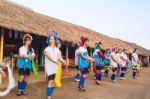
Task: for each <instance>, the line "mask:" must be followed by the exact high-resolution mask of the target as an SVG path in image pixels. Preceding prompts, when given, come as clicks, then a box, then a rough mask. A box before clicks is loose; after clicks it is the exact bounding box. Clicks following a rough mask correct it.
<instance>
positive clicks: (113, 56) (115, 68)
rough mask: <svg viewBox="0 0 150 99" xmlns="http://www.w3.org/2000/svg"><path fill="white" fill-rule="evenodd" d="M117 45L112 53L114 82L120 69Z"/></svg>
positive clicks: (112, 77) (112, 76)
mask: <svg viewBox="0 0 150 99" xmlns="http://www.w3.org/2000/svg"><path fill="white" fill-rule="evenodd" d="M117 51H118V48H117V46H113V47H112V53H111V69H112V72H113V73H112V75H111V80H112V82H116V74H117V70H118V58H117Z"/></svg>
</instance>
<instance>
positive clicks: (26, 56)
mask: <svg viewBox="0 0 150 99" xmlns="http://www.w3.org/2000/svg"><path fill="white" fill-rule="evenodd" d="M32 40H33V39H32V36H31V35H30V34H25V35H24V37H23V46H22V47H20V49H19V59H18V74H19V80H18V92H17V96H20V95H21V94H23V95H28V93H27V92H26V87H27V79H28V76H29V75H30V72H31V67H32V66H31V65H32V63H31V61H32V59H34V57H35V53H34V50H33V48H32V47H31V41H32Z"/></svg>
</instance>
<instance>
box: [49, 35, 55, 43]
mask: <svg viewBox="0 0 150 99" xmlns="http://www.w3.org/2000/svg"><path fill="white" fill-rule="evenodd" d="M49 42H50V45H55V37H54V36H51V37H50V39H49Z"/></svg>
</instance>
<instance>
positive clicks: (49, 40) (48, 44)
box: [48, 36, 57, 45]
mask: <svg viewBox="0 0 150 99" xmlns="http://www.w3.org/2000/svg"><path fill="white" fill-rule="evenodd" d="M51 37H52V36H49V37H48V45H50V38H51ZM53 37H54V39H55V44H56V41H57V38H56V37H55V36H53Z"/></svg>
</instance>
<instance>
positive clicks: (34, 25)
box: [0, 0, 133, 52]
mask: <svg viewBox="0 0 150 99" xmlns="http://www.w3.org/2000/svg"><path fill="white" fill-rule="evenodd" d="M0 12H1V13H0V26H1V27H5V28H8V29H13V30H17V31H20V32H29V33H34V34H37V35H41V36H46V34H47V32H48V31H55V32H57V33H58V34H59V37H60V38H61V39H62V40H64V41H68V42H72V43H74V44H77V43H78V42H79V39H80V36H82V35H84V36H86V37H88V38H89V39H90V46H91V47H93V46H94V44H95V42H96V41H101V42H102V43H103V48H104V49H105V48H111V47H112V45H117V46H118V47H120V48H127V49H128V50H129V52H132V50H133V48H132V47H131V46H129V45H128V44H127V43H124V42H120V41H118V40H116V39H114V38H111V37H108V36H105V35H103V34H100V33H98V32H95V31H92V30H90V29H87V28H84V27H81V26H77V25H74V24H71V23H68V22H64V21H61V20H58V19H55V18H52V17H48V16H45V15H41V14H38V13H36V12H34V11H32V10H31V9H29V8H26V7H23V6H20V5H17V4H14V3H12V2H10V1H6V0H0Z"/></svg>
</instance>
